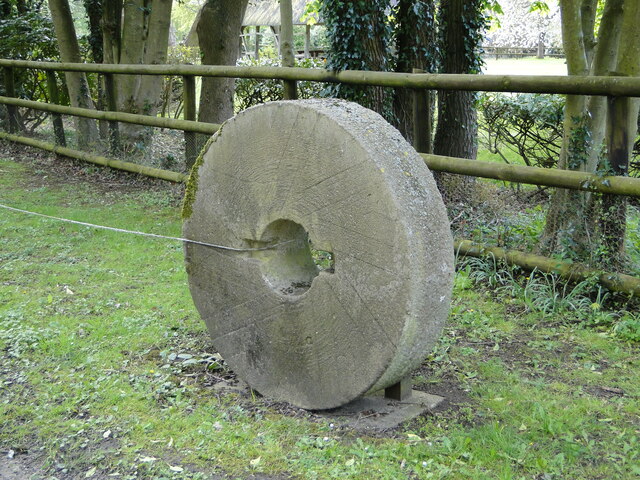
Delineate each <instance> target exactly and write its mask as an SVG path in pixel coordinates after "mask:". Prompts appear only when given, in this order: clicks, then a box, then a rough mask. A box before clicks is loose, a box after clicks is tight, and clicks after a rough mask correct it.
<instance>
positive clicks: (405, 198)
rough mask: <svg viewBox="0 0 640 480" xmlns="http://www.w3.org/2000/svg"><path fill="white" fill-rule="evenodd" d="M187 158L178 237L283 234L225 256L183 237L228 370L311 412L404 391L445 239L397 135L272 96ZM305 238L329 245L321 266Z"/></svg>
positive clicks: (439, 284)
mask: <svg viewBox="0 0 640 480" xmlns="http://www.w3.org/2000/svg"><path fill="white" fill-rule="evenodd" d="M293 120H295V121H293ZM195 169H196V170H194V173H193V174H192V177H191V178H192V180H191V181H190V185H189V188H188V191H189V192H190V193H189V196H188V200H187V201H186V202H185V203H186V205H185V217H186V218H185V222H184V227H183V232H184V236H185V237H186V238H206V239H207V240H210V241H211V242H214V243H217V244H221V245H229V246H232V247H234V248H238V249H246V248H248V247H249V248H250V247H255V246H258V245H265V244H267V245H279V247H278V248H274V249H270V250H254V251H247V252H246V253H244V254H242V255H238V256H237V257H234V258H232V259H231V258H229V257H227V256H224V255H212V254H211V252H207V251H206V250H205V249H202V248H198V247H197V246H195V245H190V244H186V245H185V259H186V263H187V271H188V273H189V284H190V287H191V294H192V296H193V299H194V302H195V304H196V307H197V308H198V311H199V312H200V315H201V316H202V318H203V320H204V321H205V322H206V324H207V327H208V329H209V331H210V332H211V335H212V338H213V342H214V345H215V347H216V348H217V349H218V351H219V352H220V353H221V354H222V356H223V357H224V358H225V359H226V360H227V363H228V364H229V365H230V367H231V368H232V369H233V370H234V371H235V372H236V373H237V374H238V375H239V376H240V377H241V378H243V379H244V380H245V381H246V382H247V383H248V384H249V385H250V386H251V387H252V388H253V389H255V390H257V391H259V392H260V393H262V394H263V395H267V396H269V397H272V398H274V399H277V400H284V401H288V402H290V403H292V404H294V405H297V406H299V407H303V408H308V409H314V410H322V409H330V408H335V407H339V406H341V405H345V404H347V403H349V402H351V401H353V400H355V399H357V398H358V397H361V396H363V395H365V394H367V393H371V392H374V391H379V390H383V389H385V388H388V393H389V395H392V396H396V397H398V398H406V395H407V394H408V392H409V391H410V384H408V383H407V381H406V380H403V379H406V378H408V376H409V375H410V372H411V370H412V369H413V368H415V367H417V366H418V365H419V363H420V362H421V360H422V359H423V358H424V356H425V355H426V354H427V353H428V352H429V351H430V349H431V348H432V347H433V345H434V343H435V342H436V340H437V338H438V336H439V335H440V332H441V330H442V326H443V324H444V321H445V319H446V317H447V314H448V310H449V301H450V298H451V289H452V283H453V241H452V238H451V233H450V230H449V222H448V219H447V216H446V213H445V209H444V205H443V203H442V199H441V197H440V195H439V193H438V190H437V188H436V186H435V182H434V181H433V178H432V176H431V173H430V172H429V170H428V169H427V168H426V166H425V165H424V162H423V161H422V159H421V158H420V156H419V155H418V154H417V153H416V152H415V150H413V148H412V147H411V146H410V145H409V144H408V143H407V142H406V141H405V140H404V139H403V138H402V136H401V135H400V134H399V133H398V131H397V130H395V129H394V128H393V127H391V126H390V125H389V124H388V123H386V122H385V121H384V120H383V119H382V117H380V116H379V115H378V114H376V113H374V112H372V111H370V110H367V109H365V108H363V107H361V106H359V105H356V104H353V103H349V102H344V101H341V100H306V101H294V102H273V103H269V104H266V105H262V106H259V107H254V108H250V109H248V110H246V111H244V112H242V113H240V114H239V115H238V116H236V117H235V118H233V119H231V120H230V121H228V122H227V123H226V124H225V125H224V128H223V129H222V130H221V131H220V132H218V133H217V134H216V135H215V136H214V138H213V139H212V141H211V142H209V144H208V149H207V150H206V152H205V153H204V155H203V157H202V161H200V162H198V164H197V165H196V167H195ZM237 179H242V182H238V181H237ZM283 242H286V243H283ZM313 246H317V248H318V249H320V250H324V251H327V252H334V254H335V255H334V257H333V261H334V264H333V268H332V269H328V270H321V269H319V268H318V266H316V264H315V262H314V259H313V255H312V254H313V250H312V247H313Z"/></svg>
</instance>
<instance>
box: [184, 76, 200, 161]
mask: <svg viewBox="0 0 640 480" xmlns="http://www.w3.org/2000/svg"><path fill="white" fill-rule="evenodd" d="M182 80H183V90H182V95H183V98H182V101H183V103H184V119H185V120H196V77H194V76H193V75H185V76H183V77H182ZM184 153H185V164H186V165H187V170H191V167H193V164H194V163H195V162H196V157H197V156H198V146H197V145H196V134H195V132H184Z"/></svg>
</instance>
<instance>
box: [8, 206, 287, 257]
mask: <svg viewBox="0 0 640 480" xmlns="http://www.w3.org/2000/svg"><path fill="white" fill-rule="evenodd" d="M0 208H4V209H5V210H10V211H13V212H19V213H24V214H27V215H34V216H37V217H43V218H48V219H51V220H58V221H60V222H66V223H73V224H76V225H82V226H85V227H92V228H99V229H102V230H110V231H112V232H119V233H129V234H131V235H138V236H141V237H151V238H161V239H164V240H176V241H179V242H186V243H193V244H196V245H202V246H205V247H210V248H215V249H217V250H225V251H229V252H261V251H264V250H273V249H276V248H278V247H280V246H282V245H286V244H288V243H292V242H294V241H296V240H288V241H286V242H280V243H276V244H274V245H269V246H267V247H260V248H235V247H228V246H225V245H216V244H214V243H207V242H200V241H198V240H191V239H189V238H180V237H169V236H167V235H158V234H155V233H147V232H138V231H135V230H125V229H124V228H115V227H107V226H104V225H96V224H93V223H87V222H79V221H77V220H69V219H68V218H61V217H54V216H52V215H45V214H44V213H38V212H31V211H29V210H22V209H20V208H15V207H9V206H8V205H3V204H1V203H0Z"/></svg>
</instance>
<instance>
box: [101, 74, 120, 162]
mask: <svg viewBox="0 0 640 480" xmlns="http://www.w3.org/2000/svg"><path fill="white" fill-rule="evenodd" d="M104 89H105V95H106V97H107V110H109V111H111V112H117V111H118V93H117V91H116V83H115V78H114V76H113V74H112V73H105V74H104ZM109 150H110V152H111V154H112V155H114V154H115V153H116V152H117V151H118V150H120V131H119V129H118V122H111V121H110V122H109Z"/></svg>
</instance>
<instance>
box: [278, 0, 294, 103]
mask: <svg viewBox="0 0 640 480" xmlns="http://www.w3.org/2000/svg"><path fill="white" fill-rule="evenodd" d="M280 54H281V56H282V66H283V67H293V66H295V57H294V55H293V7H292V6H291V0H280ZM283 83H284V99H285V100H296V99H297V98H298V87H297V82H296V81H295V80H285V81H284V82H283Z"/></svg>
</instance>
